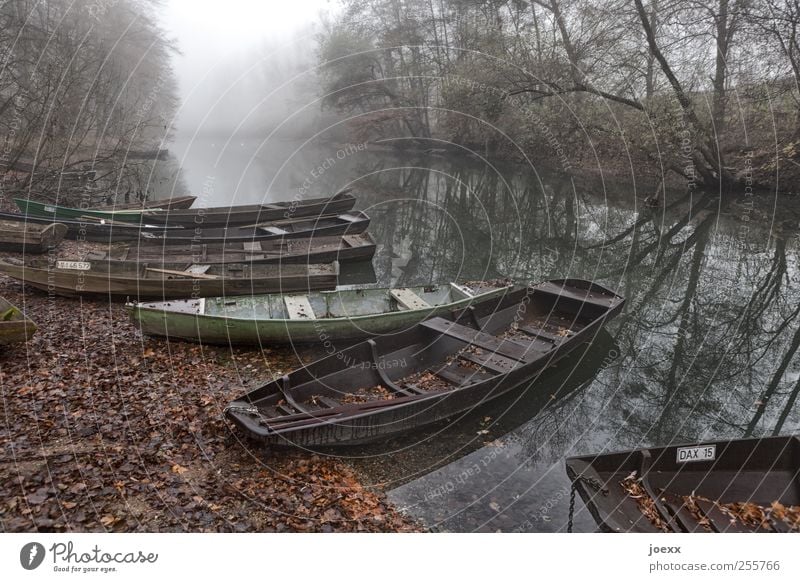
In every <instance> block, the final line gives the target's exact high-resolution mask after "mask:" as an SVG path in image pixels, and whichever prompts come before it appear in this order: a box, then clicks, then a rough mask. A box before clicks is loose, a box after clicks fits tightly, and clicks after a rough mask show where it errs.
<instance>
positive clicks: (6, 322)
mask: <svg viewBox="0 0 800 582" xmlns="http://www.w3.org/2000/svg"><path fill="white" fill-rule="evenodd" d="M34 332H36V324H35V323H33V322H32V321H31V320H30V319H28V318H27V317H26V316H25V314H24V313H22V311H20V310H19V309H17V308H16V307H15V306H14V305H12V304H11V303H9V302H8V301H6V300H5V299H3V298H2V297H0V345H3V346H5V345H8V344H13V343H17V342H25V341H28V340H29V339H30V338H31V336H32V335H33V334H34Z"/></svg>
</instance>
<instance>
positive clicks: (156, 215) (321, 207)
mask: <svg viewBox="0 0 800 582" xmlns="http://www.w3.org/2000/svg"><path fill="white" fill-rule="evenodd" d="M355 203H356V198H355V196H353V195H352V194H350V193H349V192H340V193H339V194H335V195H334V196H329V197H326V198H311V199H308V200H292V201H286V202H272V203H263V204H247V205H242V206H220V207H216V208H193V209H188V210H170V211H169V212H159V211H153V212H148V211H145V212H143V213H142V219H143V220H144V221H146V222H152V223H154V224H169V225H172V226H176V225H177V226H183V227H185V228H198V227H199V228H204V229H205V228H214V227H223V228H224V227H231V226H239V225H242V224H255V223H258V222H273V221H276V220H297V219H300V218H308V217H313V216H322V215H326V214H340V213H343V212H347V211H349V210H351V209H352V208H353V206H355Z"/></svg>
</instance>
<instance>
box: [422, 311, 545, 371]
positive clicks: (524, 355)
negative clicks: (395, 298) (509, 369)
mask: <svg viewBox="0 0 800 582" xmlns="http://www.w3.org/2000/svg"><path fill="white" fill-rule="evenodd" d="M420 325H422V326H424V327H427V328H428V329H431V330H433V331H436V332H439V333H441V334H444V335H446V336H448V337H452V338H455V339H457V340H459V341H462V342H464V343H467V344H471V345H474V346H478V347H479V348H483V349H484V350H489V351H490V352H492V353H495V354H498V355H501V356H505V357H506V358H511V359H512V360H518V361H520V362H524V361H525V360H526V359H528V358H530V357H531V356H533V355H535V354H536V355H538V354H540V353H541V352H538V351H533V350H530V349H528V347H527V346H524V345H520V344H517V343H514V342H511V341H509V340H501V339H498V338H496V337H495V336H493V335H489V334H488V333H483V332H482V331H478V330H476V329H473V328H471V327H467V326H465V325H461V324H460V323H453V322H452V321H447V320H445V319H442V318H441V317H434V318H433V319H429V320H428V321H423V322H422V323H421V324H420Z"/></svg>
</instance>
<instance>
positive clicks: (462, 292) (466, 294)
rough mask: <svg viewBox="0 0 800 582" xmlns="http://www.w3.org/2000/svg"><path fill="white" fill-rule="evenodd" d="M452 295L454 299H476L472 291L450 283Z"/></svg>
mask: <svg viewBox="0 0 800 582" xmlns="http://www.w3.org/2000/svg"><path fill="white" fill-rule="evenodd" d="M450 294H451V295H452V296H453V299H470V298H472V297H475V294H474V293H473V292H472V291H470V290H469V289H468V288H467V287H465V286H464V285H459V284H458V283H450Z"/></svg>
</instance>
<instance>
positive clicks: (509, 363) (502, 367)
mask: <svg viewBox="0 0 800 582" xmlns="http://www.w3.org/2000/svg"><path fill="white" fill-rule="evenodd" d="M460 357H461V358H463V359H465V360H467V361H469V362H472V363H474V364H478V365H480V366H483V367H484V368H486V369H487V370H491V371H492V372H497V373H498V374H508V373H509V372H511V371H512V370H514V368H516V367H517V366H519V365H520V363H519V362H518V361H517V360H512V359H509V358H504V357H503V356H499V355H497V354H495V353H492V352H489V353H484V354H480V355H478V354H470V353H469V352H463V353H462V354H461V356H460Z"/></svg>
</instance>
